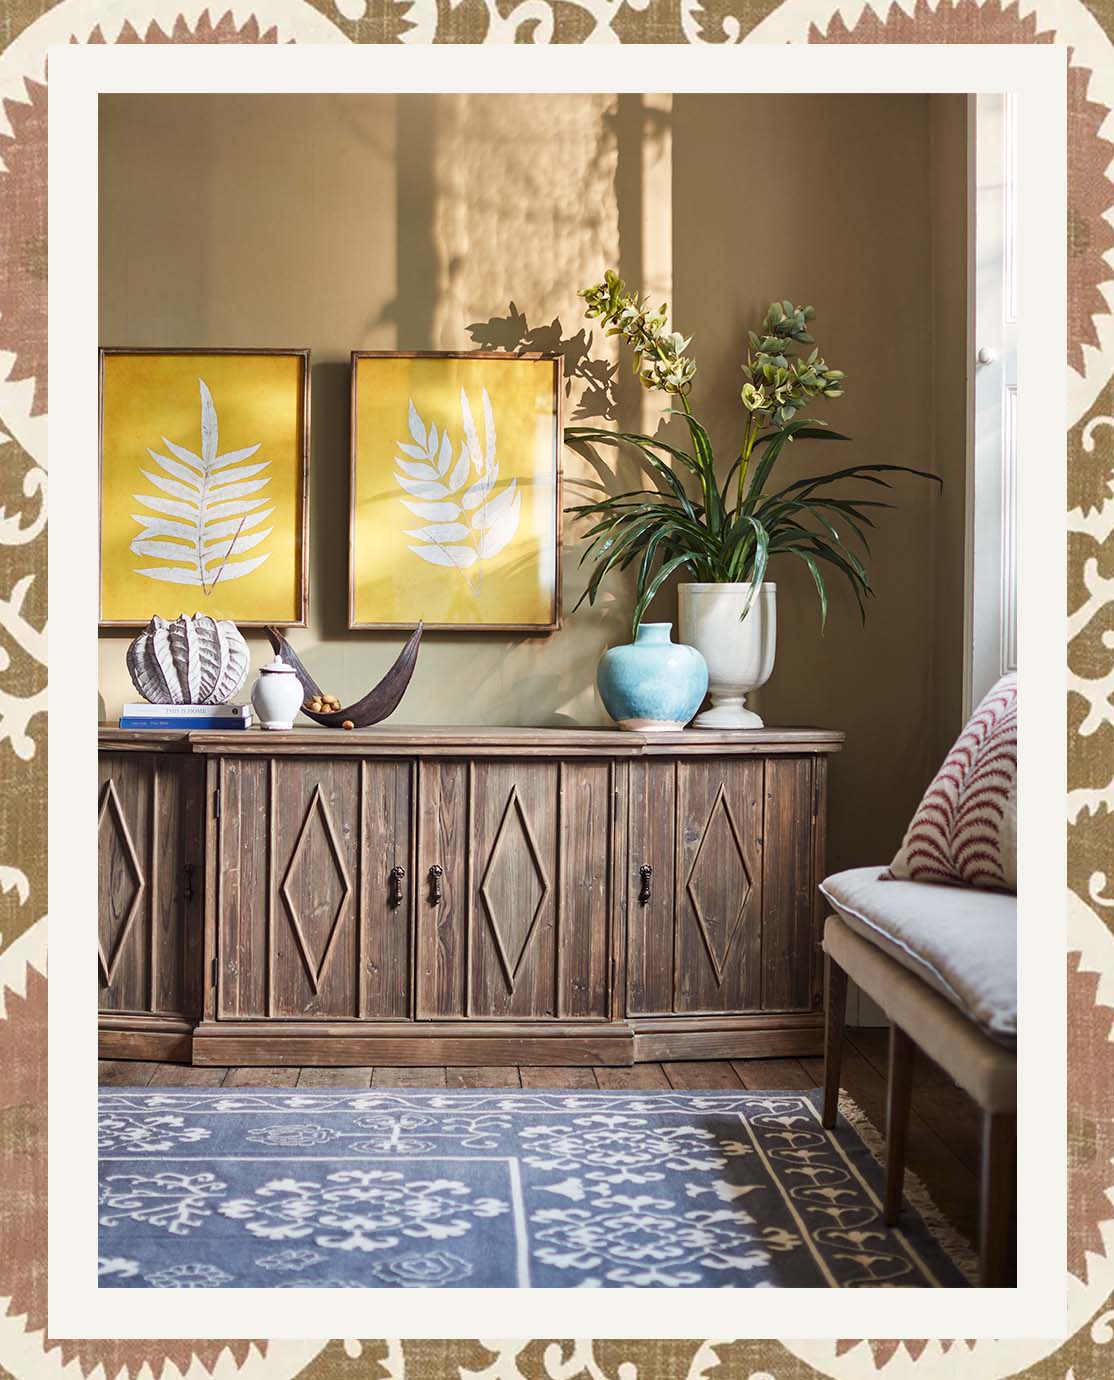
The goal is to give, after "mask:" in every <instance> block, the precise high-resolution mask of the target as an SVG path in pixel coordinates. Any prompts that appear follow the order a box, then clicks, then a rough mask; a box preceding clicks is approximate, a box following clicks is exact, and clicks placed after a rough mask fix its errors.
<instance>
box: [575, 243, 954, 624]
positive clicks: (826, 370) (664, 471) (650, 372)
mask: <svg viewBox="0 0 1114 1380" xmlns="http://www.w3.org/2000/svg"><path fill="white" fill-rule="evenodd" d="M580 296H581V297H583V298H584V300H585V303H586V309H585V315H586V316H587V317H588V318H589V319H590V320H600V321H602V323H603V324H604V327H605V330H606V333H607V334H608V335H611V336H620V337H621V338H622V340H623V341H624V342H625V344H626V345H628V346H629V347H630V349H631V351H632V352H633V355H634V368H635V371H636V372H637V374H638V377H639V380H640V381H641V383H642V385H643V387H645V388H647V389H652V390H654V391H657V392H660V393H665V394H666V395H667V396H669V397H671V398H674V399H676V400H677V403H678V404H679V406H674V407H670V408H668V409H667V410H666V413H665V415H666V416H676V417H680V418H681V419H682V421H683V422H684V425H685V427H686V428H687V430H688V435H689V441H690V446H689V448H688V449H683V448H682V447H680V446H677V445H674V444H672V443H671V442H669V441H666V440H665V439H663V438H662V437H661V436H643V435H639V434H636V433H632V432H621V431H609V430H604V429H602V428H600V427H589V426H572V427H566V429H565V439H566V441H567V442H569V444H571V445H573V446H587V447H595V446H600V445H604V446H615V447H626V448H629V449H631V450H633V451H634V453H635V454H636V455H637V456H638V458H639V460H640V461H641V463H642V464H643V466H644V467H645V468H646V469H647V470H648V471H649V472H650V474H651V475H653V476H654V478H655V480H656V481H657V486H656V487H654V488H640V489H633V490H630V491H628V492H626V493H621V494H616V495H614V496H609V497H607V498H603V499H598V500H596V501H593V502H591V503H580V504H576V505H575V506H573V507H571V508H569V509H568V510H567V511H568V512H570V513H572V514H574V515H575V516H576V517H578V518H581V519H583V520H586V521H588V520H592V526H591V527H590V528H589V529H588V531H587V532H586V533H585V536H586V539H587V540H588V546H587V548H586V549H585V551H584V554H583V556H582V557H581V564H583V563H584V562H585V561H590V562H593V563H594V569H593V570H592V574H591V577H590V578H589V581H588V585H587V588H586V589H585V591H584V593H583V594H582V595H581V597H580V600H578V602H577V607H579V605H580V603H582V602H583V601H584V600H585V599H587V600H588V602H589V603H594V602H595V599H596V595H597V593H598V592H599V588H600V584H601V582H602V581H603V579H604V578H605V576H607V575H608V574H609V573H610V572H611V571H614V570H626V569H627V568H628V567H629V566H631V565H633V564H634V562H635V561H637V562H638V569H637V572H636V584H635V590H636V600H635V608H634V620H633V628H634V630H635V631H637V629H638V625H639V623H640V622H641V621H642V617H643V615H644V614H645V612H646V609H647V607H648V606H649V604H650V601H651V600H652V599H653V597H654V595H655V594H657V592H658V590H659V589H660V588H661V587H662V585H663V584H664V583H665V581H666V580H667V579H668V578H669V576H670V575H672V574H673V573H674V572H675V571H687V572H688V574H689V575H690V576H691V578H692V579H694V580H700V581H707V582H710V583H725V584H734V583H746V584H749V585H750V590H749V592H748V595H747V598H746V601H745V603H744V609H743V616H744V617H745V615H746V612H747V611H748V610H749V608H750V605H751V603H752V601H753V599H754V596H755V594H756V593H757V591H758V589H759V588H760V587H761V585H762V582H763V580H764V578H765V575H766V569H767V565H768V563H769V561H770V559H771V557H773V556H777V555H788V556H793V557H795V558H796V559H797V560H800V561H801V562H803V563H804V565H806V566H807V567H808V570H809V573H810V574H811V576H812V580H813V583H814V584H815V586H816V592H817V595H818V596H819V601H820V620H821V626H822V627H823V625H824V623H825V622H826V620H827V615H828V592H827V586H826V584H825V578H824V577H825V568H827V570H828V573H829V574H830V571H831V570H832V569H834V570H835V571H837V572H838V573H839V574H840V575H841V576H843V577H844V578H846V579H847V581H848V582H849V584H850V586H851V589H852V591H853V593H854V595H855V599H856V601H857V603H858V606H859V612H860V614H861V616H862V618H863V620H864V622H865V619H866V605H865V602H864V601H865V600H866V599H867V598H869V597H870V596H871V595H872V594H873V593H874V591H873V589H872V587H871V583H870V576H869V574H868V572H867V569H866V566H865V564H864V563H863V555H866V556H869V554H870V546H869V542H868V538H867V535H866V531H865V530H864V529H866V528H871V527H874V525H875V524H874V522H873V520H872V518H871V515H870V514H871V512H872V511H873V510H877V509H881V508H892V507H894V504H892V503H889V502H886V501H885V500H883V499H880V498H867V497H865V496H861V491H860V490H856V489H848V487H847V486H848V485H854V484H869V485H872V486H874V487H875V488H882V489H889V488H891V487H892V486H891V484H890V482H889V480H888V479H885V478H883V477H882V476H883V475H884V474H887V473H895V474H896V473H901V474H911V475H916V476H918V477H920V478H924V479H932V480H935V481H936V482H937V483H939V482H940V481H939V479H938V477H937V476H936V475H932V474H928V473H927V472H926V471H924V470H915V469H911V468H909V467H908V466H907V465H851V466H848V467H845V468H843V469H838V470H833V471H830V472H828V473H826V474H818V475H813V476H810V477H808V478H804V479H797V480H794V481H792V482H791V483H788V484H785V485H782V486H781V487H779V488H772V487H771V486H772V483H773V479H772V476H773V472H774V468H775V466H776V464H777V462H778V459H779V458H780V456H781V454H782V452H783V451H784V449H785V447H786V445H788V444H790V443H791V442H794V441H803V440H824V441H846V440H848V439H849V438H848V437H846V436H844V435H842V434H841V433H840V432H838V431H833V430H832V429H831V428H830V427H829V426H828V424H827V423H826V422H823V421H819V420H816V419H814V418H807V417H804V416H802V415H800V414H801V412H802V409H804V408H805V407H807V406H808V405H809V404H810V403H811V402H812V401H813V400H815V399H822V398H838V397H839V396H840V395H841V394H842V392H843V380H844V374H843V371H842V370H840V369H832V368H830V367H829V365H828V364H827V362H826V360H824V358H823V357H822V356H821V354H820V352H819V350H818V349H817V348H816V346H815V342H814V341H813V338H812V336H811V335H810V334H809V329H808V326H809V322H810V321H811V320H812V318H813V317H814V315H815V312H814V311H813V309H812V307H798V306H795V305H794V304H793V303H792V302H791V301H788V300H786V301H783V302H772V303H771V304H770V308H769V310H768V311H767V312H766V315H765V317H764V319H763V320H762V322H761V325H760V328H759V330H757V331H750V332H749V346H748V349H747V353H746V362H745V363H744V364H743V366H742V373H743V379H744V382H743V384H742V388H741V391H740V400H741V402H742V405H743V412H744V423H743V433H742V439H741V442H740V445H739V450H738V453H737V454H736V455H735V456H734V458H733V460H732V463H731V465H730V467H729V468H728V470H727V472H726V474H725V475H723V477H722V478H720V476H719V474H718V473H717V468H716V461H715V456H714V454H713V450H712V443H711V440H710V438H709V436H708V432H707V430H706V429H705V428H704V427H703V426H702V425H701V423H700V422H699V421H698V420H697V418H696V416H695V415H694V413H693V411H692V407H691V405H690V402H689V394H690V391H691V389H692V383H693V378H694V376H695V374H696V362H695V361H694V360H693V359H691V358H690V357H689V355H688V353H687V351H688V348H689V345H690V343H691V338H689V337H685V336H683V335H682V334H681V333H680V332H679V331H673V330H670V328H669V318H668V311H667V308H666V307H665V305H662V306H660V307H658V308H657V309H656V310H654V309H652V308H651V306H650V304H649V302H648V301H645V300H644V301H640V300H639V299H638V298H637V297H636V296H635V295H633V294H632V293H630V292H629V291H628V290H627V288H626V285H625V284H624V283H623V280H622V279H621V278H620V277H619V275H618V274H617V273H614V272H612V271H611V270H608V272H607V273H606V274H605V276H604V279H603V282H601V283H597V284H595V285H593V286H592V287H588V288H585V289H583V291H582V292H581V293H580ZM810 346H811V347H812V348H811V349H809V348H808V347H810ZM860 553H862V554H860Z"/></svg>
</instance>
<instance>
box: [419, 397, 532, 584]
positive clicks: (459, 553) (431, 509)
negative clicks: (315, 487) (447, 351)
mask: <svg viewBox="0 0 1114 1380" xmlns="http://www.w3.org/2000/svg"><path fill="white" fill-rule="evenodd" d="M481 400H482V411H483V425H484V437H483V444H482V445H481V442H480V435H479V431H478V429H477V427H476V419H475V415H474V413H473V411H472V405H471V403H470V402H469V400H468V394H467V392H466V391H465V390H464V389H463V388H462V389H461V390H460V416H461V429H462V431H463V439H462V440H461V443H460V448H459V451H458V452H457V459H456V463H455V464H454V463H453V443H452V441H451V440H450V438H449V433H448V428H447V427H442V428H441V429H440V430H439V429H438V426H437V424H436V422H431V423H430V425H429V426H428V428H427V427H426V424H425V422H424V420H423V418H422V416H421V414H420V413H419V412H418V409H417V407H416V406H415V405H414V400H413V399H412V398H411V399H410V402H409V407H408V409H407V428H408V430H409V433H410V438H411V439H410V440H409V441H398V442H397V443H396V449H397V451H398V452H399V453H398V454H397V455H396V457H395V465H396V470H395V482H396V483H397V484H398V486H399V488H400V489H402V491H403V494H404V495H408V496H407V497H403V496H400V498H399V502H400V503H402V504H403V506H404V507H405V508H407V509H409V511H410V512H412V513H413V514H414V515H415V516H416V517H418V518H420V519H422V521H423V523H424V525H423V526H421V527H415V528H409V529H406V536H407V537H410V538H412V539H413V544H412V545H410V550H411V551H412V552H413V553H414V554H415V555H416V556H419V557H420V558H421V559H422V560H423V561H426V562H427V563H428V564H430V565H438V566H445V567H449V568H452V569H456V570H459V571H461V572H462V573H464V572H469V571H471V569H472V567H474V566H476V565H477V564H481V563H482V562H483V561H485V560H489V559H491V558H492V557H493V556H497V555H498V554H499V553H500V552H501V551H502V550H504V548H505V547H506V546H508V545H509V543H510V542H511V541H512V540H513V538H514V536H515V533H516V532H517V531H518V525H519V521H520V520H521V517H522V492H521V490H520V489H519V488H518V481H517V480H515V479H511V480H510V481H509V482H508V483H507V484H505V485H503V486H502V487H500V485H499V464H498V461H497V459H496V445H497V438H496V432H495V411H494V408H493V407H492V405H491V398H490V396H489V395H488V392H487V389H486V388H485V389H483V390H482V394H481ZM403 456H406V457H407V458H406V459H403ZM415 500H417V501H415ZM465 578H466V579H469V580H470V579H471V577H470V575H468V574H466V575H465Z"/></svg>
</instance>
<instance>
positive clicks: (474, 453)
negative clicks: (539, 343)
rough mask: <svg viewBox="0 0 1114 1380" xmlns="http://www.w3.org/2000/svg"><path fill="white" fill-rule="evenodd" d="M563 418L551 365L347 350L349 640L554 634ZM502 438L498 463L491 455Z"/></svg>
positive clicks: (560, 382) (538, 360) (482, 354)
mask: <svg viewBox="0 0 1114 1380" xmlns="http://www.w3.org/2000/svg"><path fill="white" fill-rule="evenodd" d="M439 364H443V365H445V366H446V368H445V373H446V378H445V379H444V380H438V379H437V374H438V373H439V372H440V371H439V370H438V369H437V368H436V366H437V365H439ZM485 375H490V377H489V378H488V381H487V382H484V381H482V380H483V379H484V376H485ZM374 376H378V377H374ZM488 383H490V385H491V388H493V389H497V390H498V397H497V400H496V401H495V402H493V401H492V400H491V395H490V393H489V391H488ZM377 389H378V390H379V391H375V390H377ZM369 390H370V391H369ZM415 395H416V396H415ZM543 398H544V406H545V412H544V413H542V412H541V405H542V401H543ZM404 399H405V400H406V401H404ZM458 399H459V400H458ZM407 404H409V405H407ZM563 414H564V378H563V361H562V358H561V356H560V355H555V354H543V353H522V354H509V353H505V352H502V351H482V350H472V351H452V350H445V351H442V350H405V351H404V350H390V351H388V350H353V351H352V362H351V391H350V427H351V430H350V447H349V558H348V627H349V628H350V629H362V630H368V629H371V630H381V631H398V630H401V629H405V628H412V627H413V626H414V625H415V623H417V622H418V621H419V620H421V621H422V622H424V624H425V628H426V630H427V631H433V632H460V633H465V632H478V633H523V634H537V635H545V634H548V633H552V632H556V631H557V630H558V629H559V628H560V626H561V535H562V495H561V488H562V476H561V456H562V447H563V444H564V442H563V436H564V428H563ZM531 416H532V418H533V420H530V419H531ZM388 418H389V419H390V420H389V421H388V420H387V419H388ZM543 422H544V428H543ZM500 426H502V427H503V432H502V434H503V435H506V434H508V432H509V434H510V437H511V445H510V447H509V463H508V460H507V459H505V458H503V457H504V456H507V454H508V449H505V450H504V452H503V455H502V456H500V455H499V453H498V452H497V449H496V445H497V433H498V431H499V427H500ZM481 437H482V438H483V440H482V442H481V439H480V438H481ZM516 439H517V441H518V444H517V445H516V444H515V441H516ZM431 442H432V444H430V443H431ZM543 450H544V451H545V454H544V455H543V453H542V452H543ZM543 460H544V462H545V463H544V464H543V463H541V462H542V461H543ZM492 462H494V463H492ZM483 464H487V465H489V466H490V468H488V470H487V471H486V473H485V472H484V470H483V468H482V466H483ZM402 467H405V468H406V470H407V471H408V472H407V473H403V472H402ZM492 468H493V469H494V474H495V478H494V479H491V478H490V474H491V469H492ZM466 471H467V473H465V472H466ZM462 475H464V476H465V477H463V478H462V477H461V476H462ZM485 480H486V485H487V487H486V489H485V488H484V484H485ZM488 493H490V494H491V495H492V497H491V499H490V500H489V499H487V498H486V497H485V496H483V495H486V494H488ZM524 496H525V499H526V501H525V502H524V501H523V498H524ZM457 498H459V499H460V502H457V501H456V500H457ZM406 509H409V510H410V511H409V512H407V511H405V510H406ZM478 514H484V515H485V517H486V518H487V519H488V525H487V526H486V527H481V525H480V523H479V522H477V515H478ZM496 514H498V515H497V516H495V515H496ZM407 529H408V530H407ZM508 531H509V532H510V534H509V535H508ZM489 534H491V535H489ZM500 543H502V544H500ZM485 545H486V546H487V551H486V553H485V549H484V548H485ZM365 548H367V549H365ZM499 557H502V559H501V560H499V563H498V564H494V562H495V561H496V560H497V558H499ZM485 560H486V561H488V562H490V564H488V566H487V568H486V571H485V568H484V561H485ZM477 569H478V572H479V576H478V580H477V577H476V575H474V574H472V573H471V572H476V571H477ZM402 572H404V573H402ZM485 574H486V576H487V584H486V586H485V585H484V584H483V580H484V576H485ZM493 574H494V575H495V576H496V577H497V578H496V579H492V575H493ZM462 576H464V579H463V580H462V579H461V577H462ZM453 577H455V579H454V580H453V585H452V587H451V588H450V586H449V585H447V584H445V583H444V582H446V581H449V580H450V579H452V578H453ZM447 608H451V609H454V610H459V611H460V615H461V616H460V617H455V616H446V612H445V611H446V609H447ZM500 613H502V615H503V616H498V615H499V614H500Z"/></svg>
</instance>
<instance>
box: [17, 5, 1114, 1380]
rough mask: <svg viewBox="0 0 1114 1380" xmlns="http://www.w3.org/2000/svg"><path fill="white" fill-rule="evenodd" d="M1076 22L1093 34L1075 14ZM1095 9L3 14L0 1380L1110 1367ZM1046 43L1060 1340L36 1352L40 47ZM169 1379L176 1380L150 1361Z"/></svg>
mask: <svg viewBox="0 0 1114 1380" xmlns="http://www.w3.org/2000/svg"><path fill="white" fill-rule="evenodd" d="M1100 15H1101V16H1102V18H1101V19H1100V18H1099V17H1098V16H1100ZM1112 34H1114V13H1112V12H1111V11H1110V9H1109V7H1108V6H1105V5H1093V6H1091V7H1088V6H1087V5H1085V4H1084V3H1082V0H1035V3H1033V0H983V3H981V4H980V3H978V0H903V2H902V3H901V4H897V3H894V4H890V5H888V6H887V4H886V3H885V0H873V3H872V4H864V3H863V2H862V0H845V2H841V0H782V2H781V3H778V0H706V3H704V4H701V3H699V0H448V2H447V3H446V0H218V3H217V4H215V5H213V6H211V7H207V6H206V5H205V3H204V2H203V0H111V2H110V0H58V3H56V4H51V3H50V0H6V3H5V5H4V12H3V20H2V22H0V165H2V166H0V770H2V783H3V784H2V790H0V838H2V839H3V845H2V856H0V1066H2V1067H3V1070H4V1076H3V1078H2V1079H0V1183H2V1184H3V1186H4V1187H3V1193H2V1194H0V1373H4V1372H6V1373H8V1374H10V1375H12V1376H15V1377H17V1380H39V1377H45V1376H48V1375H51V1376H52V1375H56V1374H59V1373H60V1370H61V1367H62V1366H63V1365H64V1364H66V1363H69V1362H74V1363H75V1364H74V1366H73V1367H72V1369H71V1370H70V1372H69V1373H70V1374H71V1375H78V1374H79V1375H81V1376H87V1375H91V1374H92V1372H93V1371H94V1368H95V1367H97V1366H103V1367H104V1373H106V1374H108V1375H112V1376H116V1375H124V1376H127V1377H133V1376H136V1375H138V1373H139V1371H140V1368H141V1367H143V1366H149V1367H150V1371H151V1373H153V1375H154V1376H155V1377H159V1380H162V1377H163V1376H166V1377H167V1380H169V1377H170V1376H171V1375H174V1374H176V1373H181V1374H183V1375H185V1376H187V1377H188V1380H201V1377H204V1376H207V1375H209V1374H212V1373H213V1372H214V1370H215V1368H216V1367H217V1365H218V1363H219V1364H220V1367H221V1373H222V1375H232V1374H235V1375H236V1376H237V1378H238V1380H255V1377H257V1376H258V1377H263V1376H266V1377H267V1380H285V1377H292V1376H295V1375H299V1376H305V1377H306V1378H307V1380H356V1377H366V1376H369V1375H372V1374H378V1375H383V1376H386V1377H391V1380H435V1378H436V1377H442V1376H445V1377H449V1376H452V1377H460V1378H461V1380H480V1377H490V1380H542V1377H549V1380H558V1377H561V1378H562V1380H581V1377H583V1380H589V1378H590V1380H636V1377H655V1380H658V1378H659V1377H660V1380H672V1378H673V1377H677V1380H702V1378H703V1377H707V1378H708V1380H746V1378H747V1377H752V1380H759V1377H761V1378H762V1380H766V1377H771V1376H772V1377H776V1378H777V1380H808V1378H809V1377H813V1376H817V1375H821V1376H831V1377H836V1378H838V1380H844V1378H845V1377H846V1380H856V1378H859V1377H869V1376H874V1375H876V1374H877V1373H878V1372H880V1371H881V1372H885V1374H886V1375H887V1376H892V1377H893V1378H894V1380H898V1377H906V1376H910V1375H912V1376H913V1377H914V1380H916V1378H917V1377H919V1376H932V1375H942V1374H947V1375H949V1376H956V1377H964V1378H966V1377H970V1378H971V1380H999V1378H1000V1377H1006V1376H1025V1377H1027V1378H1031V1380H1054V1378H1055V1380H1061V1378H1063V1380H1067V1377H1071V1378H1072V1380H1100V1377H1102V1376H1105V1375H1108V1374H1109V1373H1110V1371H1111V1369H1112V1365H1111V1358H1112V1357H1114V1346H1112V1343H1114V1302H1112V1299H1111V1291H1112V1285H1114V1259H1112V1256H1114V1206H1112V1196H1111V1195H1112V1193H1114V1166H1112V1160H1111V1156H1112V1153H1114V1045H1112V1041H1111V1034H1112V1026H1114V878H1108V869H1110V866H1111V865H1110V861H1109V860H1110V859H1111V858H1114V540H1112V538H1114V379H1112V375H1114V314H1112V312H1111V310H1110V301H1111V300H1114V292H1112V286H1114V285H1112V279H1114V268H1112V267H1111V261H1110V255H1111V246H1112V243H1114V233H1112V229H1111V227H1112V225H1114V185H1112V183H1111V179H1110V176H1109V174H1108V169H1109V165H1110V161H1111V152H1112V145H1111V142H1110V134H1111V130H1112V129H1114V117H1112V116H1111V110H1112V109H1114V53H1112V49H1111V35H1112ZM70 40H75V41H78V42H94V43H96V42H123V43H137V42H146V43H168V42H172V43H191V42H193V43H196V42H229V43H278V42H281V43H287V42H344V41H349V42H355V43H396V42H404V43H429V42H439V43H513V42H557V43H588V42H616V41H618V42H623V43H662V42H684V43H724V42H745V41H762V42H767V43H769V42H797V43H804V42H860V43H861V42H879V43H886V42H902V43H915V42H932V43H940V42H1018V43H1041V42H1053V41H1056V42H1063V43H1067V44H1068V45H1070V68H1069V167H1068V180H1069V206H1068V216H1069V234H1068V245H1069V289H1070V300H1069V357H1068V360H1067V362H1066V367H1067V369H1068V381H1069V406H1070V417H1069V422H1070V431H1069V435H1068V444H1069V451H1068V489H1069V493H1068V512H1067V524H1068V531H1069V558H1068V571H1067V586H1068V607H1069V642H1068V646H1067V661H1068V684H1069V695H1068V704H1067V732H1068V770H1069V795H1068V801H1067V807H1068V808H1067V824H1068V830H1069V874H1068V878H1067V882H1068V888H1069V891H1068V906H1069V950H1070V952H1069V955H1068V1000H1069V1009H1070V1013H1071V1019H1070V1024H1069V1032H1068V1035H1069V1040H1068V1046H1069V1048H1068V1057H1069V1063H1068V1080H1069V1086H1068V1097H1069V1112H1070V1117H1069V1184H1068V1189H1069V1242H1068V1245H1069V1255H1068V1262H1067V1266H1068V1274H1067V1289H1068V1296H1069V1316H1070V1320H1071V1328H1072V1335H1071V1337H1070V1338H1069V1340H1068V1341H1066V1342H1064V1343H1062V1344H1056V1343H1048V1342H1032V1343H1024V1342H1014V1343H1009V1344H1007V1343H998V1342H993V1341H986V1342H982V1341H980V1342H976V1343H966V1342H963V1341H924V1340H919V1341H918V1340H910V1341H869V1340H855V1339H844V1340H832V1341H829V1342H809V1343H796V1342H779V1341H772V1340H771V1341H743V1342H724V1341H717V1340H714V1339H713V1340H708V1341H705V1342H702V1343H692V1342H681V1341H676V1342H668V1341H667V1342H649V1341H608V1342H602V1341H600V1342H594V1343H593V1342H588V1341H575V1342H574V1341H568V1340H565V1341H556V1340H547V1339H537V1340H528V1341H501V1342H496V1341H484V1342H480V1341H468V1340H456V1341H430V1342H418V1341H364V1342H359V1341H339V1340H337V1341H330V1342H327V1343H321V1342H317V1341H313V1342H304V1343H301V1342H268V1341H257V1342H247V1341H236V1342H227V1343H225V1342H220V1341H206V1340H198V1341H193V1342H183V1341H165V1342H101V1341H98V1342H80V1341H65V1342H57V1341H53V1340H51V1339H49V1338H47V1337H46V1335H45V1331H44V1326H45V1308H46V1275H45V1270H46V1263H45V1261H46V1221H45V1203H46V1165H45V1146H46V979H45V967H46V857H45V848H44V846H43V840H44V839H45V836H46V762H45V749H46V698H45V696H46V641H45V625H46V591H45V574H46V541H45V527H46V466H47V456H46V416H47V397H48V393H47V388H48V380H47V376H46V85H45V82H46V74H45V55H46V49H47V46H48V45H49V44H50V43H52V42H67V41H70ZM172 1367H173V1368H176V1370H174V1369H172Z"/></svg>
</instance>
